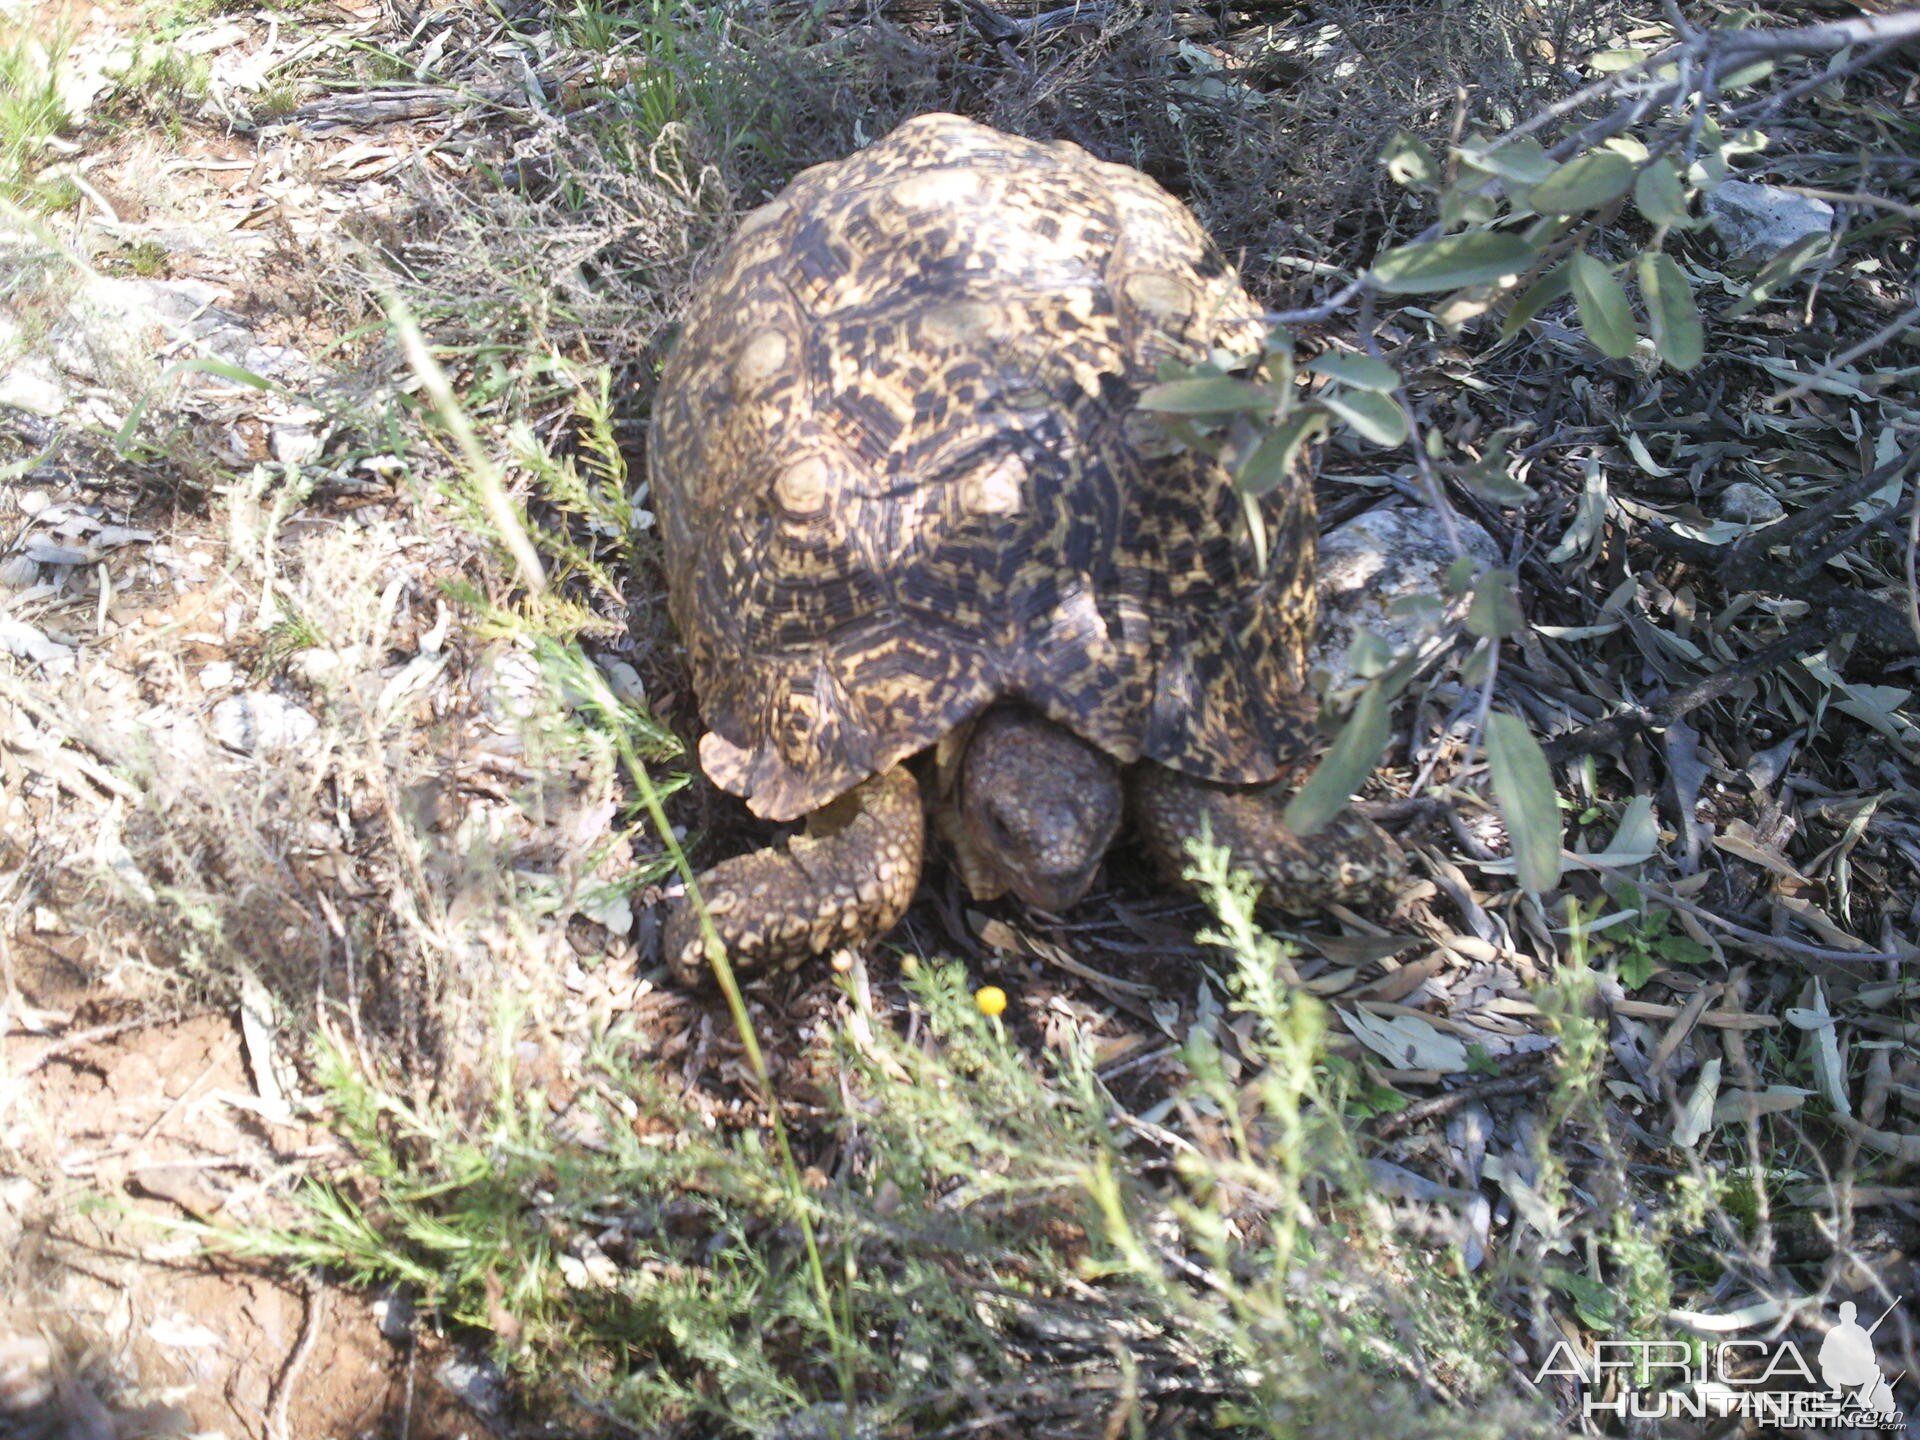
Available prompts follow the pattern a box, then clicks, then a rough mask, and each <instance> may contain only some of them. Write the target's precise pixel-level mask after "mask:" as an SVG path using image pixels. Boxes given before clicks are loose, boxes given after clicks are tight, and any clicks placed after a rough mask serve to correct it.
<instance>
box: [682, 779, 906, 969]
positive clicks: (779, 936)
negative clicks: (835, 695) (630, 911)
mask: <svg viewBox="0 0 1920 1440" xmlns="http://www.w3.org/2000/svg"><path fill="white" fill-rule="evenodd" d="M925 842H926V821H925V818H924V816H923V815H922V813H921V806H920V786H919V782H917V781H916V780H915V779H914V778H913V775H912V773H911V772H910V771H908V770H907V769H906V768H905V767H904V766H895V767H894V768H893V769H891V770H888V771H887V772H885V773H884V774H881V775H875V776H874V777H873V778H872V779H870V780H866V781H863V782H862V783H861V784H859V785H857V786H855V787H854V788H853V789H852V790H850V791H848V792H847V793H846V794H845V795H842V796H841V797H840V798H839V799H838V800H835V801H833V802H832V803H831V804H829V805H825V806H823V807H821V808H820V809H818V810H816V811H814V812H813V814H811V815H809V816H808V817H807V833H806V834H804V835H796V836H794V837H793V839H791V840H789V841H788V842H787V843H786V844H785V845H777V846H773V847H770V848H768V849H766V850H756V851H754V852H752V853H751V854H747V855H740V856H737V857H735V858H734V859H732V860H723V861H722V862H721V863H720V864H718V865H716V866H714V867H713V868H712V869H711V870H707V871H705V872H703V873H702V874H701V875H700V877H699V889H700V897H701V899H702V900H704V901H705V902H706V906H707V914H708V915H709V916H710V917H711V918H712V920H713V928H714V930H715V931H716V932H717V933H718V934H719V936H720V943H721V944H722V945H724V946H725V947H726V950H727V954H728V956H729V957H730V958H731V960H732V962H733V965H734V967H735V968H736V969H738V970H754V969H760V968H762V967H764V966H768V965H792V964H794V963H796V962H798V961H801V960H805V959H806V958H808V957H809V956H811V955H819V954H821V953H823V952H825V951H827V950H833V949H837V948H838V947H840V946H842V945H858V944H860V943H861V942H862V941H866V940H871V939H874V938H875V937H876V936H880V935H884V934H885V933H886V932H887V931H889V930H891V929H892V928H893V927H894V926H895V925H896V924H898V923H899V921H900V917H901V916H902V915H904V914H905V913H906V909H907V904H908V902H909V901H911V900H912V899H913V892H914V889H915V887H917V886H918V885H919V883H920V859H921V854H922V852H923V850H924V849H925ZM661 953H662V955H663V956H664V957H665V959H666V962H667V964H668V966H669V967H671V969H672V970H673V974H674V978H675V979H677V980H679V981H680V982H681V983H682V984H684V985H695V984H698V983H700V981H702V980H703V979H705V978H706V976H707V973H708V972H707V954H706V944H705V937H704V934H703V932H702V929H701V925H700V916H699V912H698V911H696V910H695V909H694V906H693V903H692V901H691V899H690V898H688V897H685V896H683V897H681V898H680V899H678V900H675V901H674V902H673V907H672V909H671V910H669V911H668V913H667V923H666V925H665V927H664V929H663V932H662V935H661Z"/></svg>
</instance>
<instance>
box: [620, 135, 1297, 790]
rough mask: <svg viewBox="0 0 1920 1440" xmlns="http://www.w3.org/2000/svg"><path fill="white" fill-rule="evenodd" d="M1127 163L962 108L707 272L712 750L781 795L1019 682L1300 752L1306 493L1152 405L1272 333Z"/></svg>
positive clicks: (667, 391) (692, 632)
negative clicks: (1245, 464)
mask: <svg viewBox="0 0 1920 1440" xmlns="http://www.w3.org/2000/svg"><path fill="white" fill-rule="evenodd" d="M1259 313H1260V312H1259V308H1258V307H1257V306H1256V305H1255V304H1254V303H1253V301H1252V300H1251V299H1250V298H1249V297H1248V295H1247V294H1246V292H1245V290H1244V289H1243V288H1242V287H1241V285H1240V282H1239V279H1238V277H1237V276H1236V275H1235V273H1234V271H1233V270H1232V268H1231V267H1230V266H1229V265H1228V264H1227V263H1226V262H1225V261H1224V260H1223V259H1222V257H1221V255H1220V253H1219V251H1218V250H1217V249H1216V248H1215V247H1214V245H1213V244H1212V242H1211V241H1210V240H1209V239H1208V237H1207V235H1206V232H1205V231H1204V230H1202V229H1201V227H1200V225H1199V223H1198V222H1197V221H1196V220H1195V219H1194V217H1193V215H1192V214H1191V213H1190V212H1189V211H1188V210H1187V209H1186V208H1185V207H1184V206H1183V205H1181V204H1180V202H1179V201H1177V200H1175V199H1174V198H1173V197H1172V196H1171V195H1169V194H1168V193H1167V192H1166V191H1165V190H1163V189H1161V188H1160V186H1159V185H1157V184H1155V183H1154V182H1153V181H1152V180H1150V179H1149V178H1147V177H1146V176H1144V175H1142V174H1140V173H1139V172H1138V171H1136V170H1132V169H1129V168H1127V167H1125V166H1121V165H1112V164H1107V163H1104V162H1102V161H1098V160H1095V159H1094V158H1093V157H1092V156H1091V155H1089V154H1087V152H1086V151H1084V150H1082V149H1080V148H1079V147H1078V146H1075V145H1071V144H1067V143H1056V144H1040V143H1036V142H1033V141H1029V140H1023V139H1018V138H1015V137H1013V136H1009V135H1004V134H1001V133H1000V132H998V131H996V130H992V129H989V128H987V127H986V126H983V125H978V124H975V123H973V122H972V121H969V120H964V119H961V118H959V117H957V116H952V115H923V116H920V117H918V118H917V119H914V120H910V121H908V122H907V123H905V124H903V125H901V126H900V127H899V128H898V129H896V130H895V131H894V132H893V133H892V134H890V135H888V136H887V137H886V138H885V139H884V140H881V141H880V142H878V143H877V144H875V145H872V146H870V147H869V148H867V149H865V150H862V151H860V152H858V153H857V154H855V155H852V156H850V157H848V158H847V159H844V160H840V161H836V162H834V163H832V164H827V165H820V166H816V167H814V168H813V169H811V170H808V171H806V172H804V173H803V174H801V175H800V176H799V177H798V178H796V179H795V180H794V181H793V183H792V184H790V185H789V186H788V187H787V188H786V190H785V191H783V192H782V193H781V194H780V195H779V197H778V198H776V199H775V200H773V201H772V202H770V203H769V204H767V205H764V206H762V207H761V208H760V209H758V210H756V211H754V212H753V213H752V214H751V215H749V216H748V217H747V218H746V220H745V222H744V223H743V224H742V225H741V227H740V230H739V232H738V233H737V234H736V235H735V236H734V238H733V239H732V240H731V241H730V242H729V243H728V245H727V246H726V248H725V250H724V251H723V252H722V254H721V255H720V257H719V258H718V260H717V262H716V264H715V265H714V267H713V269H712V271H711V273H710V275H709V276H708V277H707V279H706V281H705V283H704V284H703V286H702V287H701V289H700V292H699V294H698V297H697V299H696V301H695V303H694V305H693V307H692V310H691V313H690V314H689V315H688V317H687V320H686V324H685V327H684V329H683V331H682V334H681V336H680V339H679V342H678V344H677V345H676V347H675V349H674V351H673V353H672V355H671V357H670V358H669V360H668V363H667V366H666V372H665V375H664V376H663V378H662V382H661V386H660V391H659V394H658V398H657V400H656V403H655V409H654V417H653V424H652V432H651V435H650V438H649V442H648V457H649V474H650V478H651V482H652V492H653V497H654V505H655V507H656V509H657V511H658V514H659V517H660V523H661V531H662V537H663V545H664V549H665V555H666V564H667V581H668V590H669V602H670V605H671V608H672V611H673V617H674V621H675V623H676V625H677V626H678V627H679V630H680V633H681V635H682V637H683V638H684V639H685V641H686V644H687V648H688V653H689V656H690V660H691V665H692V671H693V681H694V686H695V689H696V691H697V692H698V695H699V697H700V708H701V715H702V719H703V720H704V722H705V725H706V728H707V733H706V735H705V736H704V737H703V739H702V741H701V745H700V759H701V763H702V765H703V766H704V768H705V769H706V771H707V773H708V775H710V776H711V777H712V778H713V780H714V782H715V783H716V784H718V785H720V786H721V787H722V788H723V789H726V790H729V791H732V792H733V793H734V794H736V795H742V796H745V797H746V798H747V801H748V803H749V805H750V806H751V808H752V809H753V810H754V811H755V812H756V813H757V814H760V815H763V816H767V817H769V818H772V819H776V820H786V819H792V818H795V817H797V816H800V815H803V814H805V813H807V812H809V811H811V810H814V809H816V808H817V807H819V806H820V805H822V804H824V803H826V802H827V801H829V800H832V799H833V798H834V797H836V796H838V795H840V794H843V793H844V792H846V791H847V790H848V789H850V788H852V787H853V786H854V785H856V784H857V783H859V782H860V781H861V780H862V779H864V778H865V777H867V776H869V775H872V774H875V773H877V772H879V771H882V770H885V769H886V768H888V767H889V766H891V765H894V764H896V763H898V762H899V761H901V760H903V759H905V758H906V757H908V756H910V755H912V754H914V753H915V752H917V751H920V750H923V749H925V748H927V747H928V746H930V745H932V744H934V743H935V742H936V741H938V740H939V739H940V738H941V737H942V736H944V735H946V734H947V733H948V732H949V731H951V730H953V729H954V728H955V727H957V726H959V725H961V724H962V723H964V722H965V721H966V720H968V719H969V718H970V717H971V716H973V715H975V714H977V713H978V712H979V711H981V710H983V709H984V708H986V707H987V706H988V705H990V704H992V703H994V702H995V701H997V700H1001V699H1010V700H1019V701H1024V702H1026V703H1027V704H1029V705H1031V706H1032V707H1034V708H1035V709H1037V710H1038V711H1040V712H1041V713H1043V714H1045V715H1046V716H1047V717H1048V718H1050V719H1052V720H1053V721H1055V722H1056V723H1058V724H1060V725H1064V726H1066V727H1067V728H1068V729H1070V730H1072V731H1074V732H1075V733H1077V734H1079V735H1080V736H1081V737H1082V738H1084V739H1085V740H1087V741H1089V742H1090V743H1092V744H1094V745H1097V746H1099V747H1101V748H1102V749H1103V750H1105V751H1107V752H1108V753H1109V754H1111V755H1112V756H1114V757H1115V759H1117V760H1119V761H1120V762H1122V763H1123V764H1127V763H1132V762H1134V761H1137V760H1140V759H1142V758H1145V759H1151V760H1157V761H1159V762H1161V763H1162V764H1165V765H1168V766H1170V767H1172V768H1173V769H1175V770H1179V771H1183V772H1185V773H1187V774H1191V775H1195V776H1198V777H1201V778H1204V779H1209V780H1215V781H1221V782H1228V783H1249V784H1250V783H1257V782H1264V781H1268V780H1271V779H1273V778H1275V776H1276V775H1277V774H1279V773H1280V772H1281V770H1283V769H1284V768H1286V767H1287V766H1289V765H1290V764H1293V763H1295V762H1296V761H1297V760H1298V759H1300V758H1301V756H1302V753H1303V751H1304V748H1305V744H1306V741H1307V736H1308V729H1309V727H1308V724H1307V721H1306V718H1305V717H1306V716H1308V715H1310V713H1311V707H1310V706H1309V705H1308V704H1307V703H1306V702H1305V700H1304V698H1303V696H1304V679H1305V677H1304V668H1305V662H1304V655H1305V649H1306V645H1307V641H1308V639H1309V637H1310V636H1311V634H1312V630H1313V623H1314V591H1313V569H1314V533H1315V531H1314V516H1313V497H1312V490H1311V487H1310V484H1309V482H1308V480H1307V478H1306V477H1305V476H1295V477H1292V478H1291V479H1290V480H1289V481H1287V482H1286V483H1284V484H1282V485H1280V486H1279V487H1278V488H1277V489H1275V490H1274V491H1272V492H1271V493H1270V494H1269V495H1267V496H1266V497H1265V499H1264V500H1263V501H1262V502H1261V503H1262V506H1263V520H1264V528H1265V530H1266V535H1267V545H1266V561H1265V563H1264V564H1263V563H1262V560H1261V551H1260V549H1259V547H1257V545H1256V543H1255V540H1254V538H1253V537H1252V535H1251V534H1250V532H1249V526H1248V521H1247V517H1246V512H1245V506H1244V503H1243V501H1242V499H1241V497H1240V494H1239V492H1238V491H1236V489H1235V488H1234V485H1233V482H1232V478H1231V477H1230V476H1229V475H1228V474H1227V473H1226V472H1225V471H1224V470H1223V469H1222V468H1221V467H1220V466H1219V465H1218V464H1217V463H1215V462H1213V461H1212V460H1210V459H1208V458H1207V457H1205V456H1203V455H1198V454H1194V453H1192V452H1187V451H1183V450H1181V449H1180V447H1178V446H1176V445H1174V444H1173V443H1172V442H1171V441H1170V440H1168V439H1167V438H1166V436H1165V433H1164V431H1163V430H1162V429H1161V427H1160V425H1159V424H1158V422H1157V421H1156V420H1155V419H1154V418H1153V417H1151V416H1149V415H1146V414H1144V413H1142V412H1140V411H1138V410H1136V408H1135V402H1136V401H1137V400H1138V398H1139V395H1140V392H1141V390H1142V389H1143V388H1144V387H1146V386H1147V385H1149V384H1152V383H1153V382H1154V380H1155V378H1156V370H1157V368H1158V367H1159V365H1160V364H1161V362H1162V361H1165V360H1167V359H1178V360H1184V361H1192V360H1198V359H1201V358H1203V357H1205V356H1206V355H1207V354H1208V353H1209V351H1211V350H1213V349H1215V348H1216V347H1218V348H1225V349H1229V350H1232V351H1235V352H1238V353H1245V352H1247V351H1250V350H1253V349H1255V348H1256V347H1257V346H1258V345H1259V343H1260V340H1261V338H1262V336H1263V335H1264V333H1265V332H1264V326H1263V325H1262V323H1261V321H1260V318H1259Z"/></svg>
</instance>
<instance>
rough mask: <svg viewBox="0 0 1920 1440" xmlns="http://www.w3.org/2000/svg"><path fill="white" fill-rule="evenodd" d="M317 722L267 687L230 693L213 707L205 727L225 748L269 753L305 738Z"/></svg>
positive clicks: (316, 726) (246, 752)
mask: <svg viewBox="0 0 1920 1440" xmlns="http://www.w3.org/2000/svg"><path fill="white" fill-rule="evenodd" d="M319 728H320V722H319V721H318V720H316V719H314V718H313V716H312V715H311V714H309V713H308V712H307V711H305V710H302V709H301V708H300V707H299V706H298V705H295V704H294V703H293V702H292V701H291V700H283V699H282V698H281V697H280V696H278V695H275V694H274V693H273V692H272V691H271V690H249V691H247V692H246V693H245V694H243V695H230V696H228V697H227V698H226V699H225V700H222V701H221V702H220V703H219V704H218V705H216V706H214V707H213V714H212V715H211V716H209V717H208V729H210V730H211V731H212V732H213V738H214V739H216V740H218V741H219V742H220V743H221V744H222V745H224V746H226V747H227V748H228V749H229V750H238V751H239V752H240V753H241V754H243V755H270V754H272V753H274V752H275V751H279V750H286V749H289V748H290V747H292V746H295V745H298V744H300V743H301V742H302V741H303V740H306V739H309V738H310V737H311V736H312V735H313V734H314V732H315V731H317V730H318V729H319Z"/></svg>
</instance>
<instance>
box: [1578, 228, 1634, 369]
mask: <svg viewBox="0 0 1920 1440" xmlns="http://www.w3.org/2000/svg"><path fill="white" fill-rule="evenodd" d="M1567 265H1568V274H1567V279H1568V281H1569V283H1570V284H1571V286H1572V288H1573V303H1574V304H1575V305H1577V306H1578V307H1579V309H1580V323H1581V325H1583V326H1585V327H1586V331H1587V338H1588V339H1590V340H1592V341H1593V343H1594V345H1595V347H1596V348H1598V350H1599V351H1600V353H1601V354H1602V355H1605V356H1608V357H1609V358H1611V359H1614V360H1624V359H1626V358H1627V356H1629V355H1631V354H1632V353H1633V346H1634V342H1635V341H1636V340H1638V339H1639V331H1637V330H1636V329H1635V328H1634V324H1633V310H1632V308H1631V307H1630V306H1629V305H1628V304H1627V292H1626V291H1625V290H1623V289H1622V288H1621V287H1620V282H1619V281H1618V280H1616V279H1614V278H1613V272H1612V271H1611V270H1609V269H1607V267H1606V266H1605V265H1603V264H1601V263H1600V261H1598V260H1596V259H1594V258H1593V257H1592V256H1591V255H1589V254H1587V252H1586V251H1584V250H1577V251H1575V252H1574V254H1573V256H1572V258H1570V259H1569V260H1568V261H1567Z"/></svg>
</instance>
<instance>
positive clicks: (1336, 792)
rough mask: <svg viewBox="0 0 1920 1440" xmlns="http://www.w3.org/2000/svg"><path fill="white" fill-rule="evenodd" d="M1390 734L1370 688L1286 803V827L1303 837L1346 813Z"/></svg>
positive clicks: (1381, 704) (1380, 701)
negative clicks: (1311, 772) (1348, 802)
mask: <svg viewBox="0 0 1920 1440" xmlns="http://www.w3.org/2000/svg"><path fill="white" fill-rule="evenodd" d="M1388 733H1389V732H1388V729H1387V701H1386V697H1385V696H1384V695H1382V694H1381V693H1380V687H1379V686H1378V685H1369V686H1368V687H1367V688H1366V689H1364V690H1362V691H1361V692H1360V698H1359V699H1358V700H1356V701H1354V704H1353V714H1351V715H1349V716H1348V717H1347V723H1346V724H1345V725H1343V726H1342V727H1341V729H1340V734H1339V737H1338V738H1337V739H1336V740H1335V741H1334V742H1333V748H1332V749H1330V750H1328V751H1327V753H1326V756H1325V758H1324V759H1322V760H1321V762H1320V763H1319V764H1318V765H1316V766H1315V767H1314V771H1313V774H1312V775H1310V776H1308V777H1307V783H1306V784H1304V785H1302V786H1301V787H1300V788H1299V789H1298V790H1297V791H1295V792H1294V796H1293V798H1292V799H1291V800H1289V801H1288V802H1287V813H1286V822H1287V828H1288V829H1289V830H1291V831H1293V833H1294V834H1296V835H1299V836H1301V837H1303V838H1304V837H1306V836H1310V835H1312V834H1314V833H1315V832H1316V831H1318V830H1319V829H1320V827H1321V826H1323V825H1325V824H1326V823H1327V822H1328V821H1329V820H1331V819H1333V817H1334V816H1336V815H1338V814H1339V813H1340V812H1341V811H1342V810H1344V809H1345V808H1346V805H1347V801H1349V800H1350V799H1352V798H1353V793H1354V791H1356V790H1358V789H1359V788H1360V787H1361V786H1362V785H1364V784H1366V783H1367V777H1368V776H1369V775H1371V774H1373V769H1374V767H1375V766H1376V765H1378V764H1379V763H1380V757H1381V756H1382V755H1383V754H1385V753H1386V749H1387V739H1388ZM1542 763H1545V762H1542Z"/></svg>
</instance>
